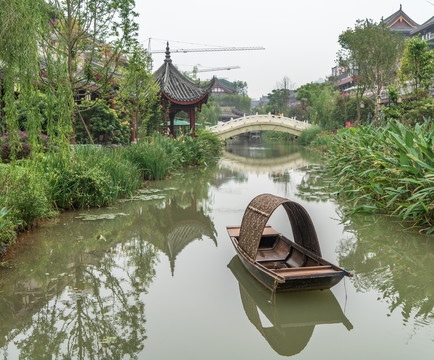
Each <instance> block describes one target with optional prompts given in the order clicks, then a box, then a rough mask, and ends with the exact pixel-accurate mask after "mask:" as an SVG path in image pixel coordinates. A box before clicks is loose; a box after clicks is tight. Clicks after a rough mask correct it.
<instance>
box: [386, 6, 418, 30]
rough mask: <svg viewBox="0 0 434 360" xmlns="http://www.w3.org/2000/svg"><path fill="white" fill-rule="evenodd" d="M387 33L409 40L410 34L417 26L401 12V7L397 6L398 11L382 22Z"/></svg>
mask: <svg viewBox="0 0 434 360" xmlns="http://www.w3.org/2000/svg"><path fill="white" fill-rule="evenodd" d="M383 21H384V23H385V24H386V26H387V27H388V28H389V31H390V32H392V33H398V34H401V35H403V36H404V37H407V38H410V37H411V36H412V35H411V32H412V31H413V30H414V29H416V28H417V27H419V24H418V23H416V22H415V21H413V20H412V19H411V18H410V17H409V16H408V15H407V14H406V13H405V12H404V11H403V10H402V5H400V6H399V10H398V11H397V12H395V13H393V14H392V15H390V16H389V17H388V18H386V19H384V20H383Z"/></svg>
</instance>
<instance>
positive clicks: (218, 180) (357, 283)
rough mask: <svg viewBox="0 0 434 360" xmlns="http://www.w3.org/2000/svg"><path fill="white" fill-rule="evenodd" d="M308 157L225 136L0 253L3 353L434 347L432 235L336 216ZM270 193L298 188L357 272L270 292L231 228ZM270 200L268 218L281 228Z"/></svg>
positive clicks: (233, 354) (393, 352) (329, 353)
mask: <svg viewBox="0 0 434 360" xmlns="http://www.w3.org/2000/svg"><path fill="white" fill-rule="evenodd" d="M318 161H319V160H318V159H317V157H316V156H315V155H313V154H309V153H308V152H306V151H303V150H300V149H299V148H296V147H284V146H282V145H261V144H257V143H256V144H250V145H249V144H242V143H238V144H237V143H233V144H230V145H229V146H228V147H227V153H226V154H225V156H224V157H223V159H222V161H221V163H220V166H219V167H216V168H212V169H208V170H207V171H206V172H201V171H186V172H183V173H180V174H176V175H175V176H173V177H172V178H171V179H169V180H166V181H161V182H157V183H153V184H151V185H150V186H151V187H150V189H146V190H145V191H143V192H142V193H140V194H139V196H138V197H137V198H136V199H134V200H133V201H125V202H122V203H120V204H118V205H116V206H114V207H113V208H109V209H100V210H92V211H82V212H70V213H65V214H62V215H61V216H60V218H59V219H57V220H56V221H53V222H50V223H47V224H45V225H43V226H41V227H40V228H38V229H36V230H35V231H33V232H32V233H30V234H26V235H25V236H24V237H23V239H22V241H21V242H20V244H19V246H17V247H16V249H15V251H14V252H13V254H12V256H10V257H9V258H8V259H7V261H5V262H4V263H3V264H2V266H1V267H0V359H3V358H4V359H131V358H132V359H189V360H191V359H219V360H222V359H261V360H262V359H282V358H285V357H292V358H293V359H314V358H319V357H320V358H322V359H345V360H347V359H431V358H432V357H433V354H434V330H433V323H434V312H433V306H434V281H433V274H434V242H433V238H432V237H424V236H421V235H417V234H415V233H412V232H410V231H404V229H403V227H402V226H401V225H399V223H396V222H393V221H391V220H390V219H387V218H382V217H378V216H377V217H370V218H367V217H357V218H356V217H355V218H352V219H350V220H348V221H346V222H342V220H341V216H340V207H339V204H336V203H335V202H333V201H330V200H329V196H328V194H327V192H325V191H324V190H323V188H322V186H323V179H322V177H321V176H318V175H317V173H316V172H315V168H316V166H315V165H314V164H315V163H318ZM264 192H268V193H273V194H276V195H279V196H283V197H288V198H290V199H292V200H295V201H297V202H299V203H301V204H302V205H303V206H304V207H305V208H306V209H307V210H308V212H309V214H310V215H311V217H312V220H313V222H314V224H315V227H316V230H317V233H318V236H319V240H320V245H321V250H322V253H323V257H324V258H326V259H327V260H329V261H331V262H334V263H338V264H339V265H341V266H343V267H345V268H348V269H352V272H353V273H354V275H355V276H354V278H351V279H348V278H346V279H345V281H341V282H340V283H339V284H338V285H336V286H335V287H334V288H332V289H331V291H315V292H304V293H295V294H277V296H276V298H275V299H272V300H273V301H271V302H270V299H271V294H270V292H269V291H267V290H265V289H264V288H263V287H262V286H260V285H259V284H258V283H257V282H256V281H254V279H253V278H252V277H251V276H250V275H249V274H248V273H246V271H245V269H244V268H243V267H242V266H241V265H240V262H239V261H238V259H237V258H236V257H235V251H234V249H233V248H232V244H231V243H230V241H229V238H228V236H227V234H226V226H227V225H238V224H240V223H241V219H242V216H243V212H244V209H245V207H246V206H247V204H248V203H249V202H250V200H251V199H252V198H253V197H254V196H256V195H258V194H260V193H264ZM280 210H281V209H278V210H277V211H276V212H275V214H273V216H272V217H271V219H270V223H271V225H273V227H275V228H277V229H278V230H280V231H281V232H283V233H285V234H287V235H288V236H290V226H289V224H288V223H287V218H286V214H285V212H284V211H283V210H282V211H280Z"/></svg>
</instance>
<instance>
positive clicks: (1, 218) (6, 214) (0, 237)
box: [0, 207, 16, 257]
mask: <svg viewBox="0 0 434 360" xmlns="http://www.w3.org/2000/svg"><path fill="white" fill-rule="evenodd" d="M15 228H16V224H15V223H14V221H13V220H12V216H11V214H10V210H8V208H6V207H3V208H0V257H1V255H2V253H3V252H4V249H5V248H6V245H8V244H10V243H13V241H14V240H15V236H16V234H15Z"/></svg>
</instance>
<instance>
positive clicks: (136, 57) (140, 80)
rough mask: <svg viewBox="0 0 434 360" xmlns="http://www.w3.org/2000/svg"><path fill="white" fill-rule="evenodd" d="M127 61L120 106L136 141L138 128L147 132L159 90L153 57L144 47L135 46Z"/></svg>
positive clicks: (121, 85)
mask: <svg viewBox="0 0 434 360" xmlns="http://www.w3.org/2000/svg"><path fill="white" fill-rule="evenodd" d="M126 59H127V64H126V66H125V67H123V68H121V73H122V77H121V78H120V79H119V80H118V85H119V89H118V91H117V94H118V97H119V100H120V101H119V102H118V106H119V107H120V108H121V111H122V112H124V113H126V114H127V115H128V116H129V117H130V119H131V131H132V136H131V138H132V140H135V137H136V134H135V132H136V128H140V127H143V131H144V132H147V125H148V121H149V119H150V116H151V114H152V112H153V110H154V106H155V104H156V102H157V100H158V99H157V95H158V91H159V88H158V85H157V83H156V82H155V81H154V79H153V76H152V74H151V71H150V62H151V57H150V55H149V54H148V53H147V51H146V50H145V49H144V48H143V46H142V45H140V44H135V45H134V46H133V47H132V51H131V53H129V54H128V55H127V56H126Z"/></svg>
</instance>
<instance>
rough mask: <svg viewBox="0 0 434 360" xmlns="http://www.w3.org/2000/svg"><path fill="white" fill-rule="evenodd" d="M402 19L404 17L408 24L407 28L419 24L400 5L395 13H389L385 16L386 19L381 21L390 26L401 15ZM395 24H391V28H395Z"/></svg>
mask: <svg viewBox="0 0 434 360" xmlns="http://www.w3.org/2000/svg"><path fill="white" fill-rule="evenodd" d="M401 16H402V18H403V19H405V21H406V22H408V23H409V24H410V25H408V27H409V28H412V27H415V26H419V24H418V23H417V22H415V21H413V20H412V19H411V18H410V17H409V16H408V15H407V14H406V13H405V12H404V11H403V10H402V7H400V8H399V10H398V11H397V12H395V13H393V14H392V15H390V16H389V17H387V18H386V19H384V20H383V21H384V22H385V23H386V25H387V26H389V27H390V26H392V24H393V23H394V22H395V21H396V20H397V19H398V18H399V17H401ZM395 26H396V25H394V26H392V27H393V29H395Z"/></svg>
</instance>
